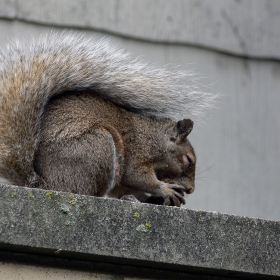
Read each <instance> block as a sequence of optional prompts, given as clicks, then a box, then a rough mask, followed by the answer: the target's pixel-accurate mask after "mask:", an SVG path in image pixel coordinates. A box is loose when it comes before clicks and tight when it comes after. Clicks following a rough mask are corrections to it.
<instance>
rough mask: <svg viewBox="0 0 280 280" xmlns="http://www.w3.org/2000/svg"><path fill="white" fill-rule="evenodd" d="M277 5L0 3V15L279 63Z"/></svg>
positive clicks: (270, 0)
mask: <svg viewBox="0 0 280 280" xmlns="http://www.w3.org/2000/svg"><path fill="white" fill-rule="evenodd" d="M279 9H280V2H279V1H278V0H265V1H264V0H247V1H233V0H216V1H214V2H213V1H207V0H196V1H193V0H184V1H181V0H173V1H168V0H165V1H163V0H154V1H150V0H142V1H137V0H119V1H93V0H79V5H77V1H76V0H60V1H57V0H49V1H45V0H28V1H19V0H0V16H2V17H3V18H9V19H20V20H24V21H28V22H35V23H41V24H47V25H51V26H52V25H56V26H64V27H70V28H71V27H80V28H91V29H95V30H99V31H108V32H111V33H114V34H117V35H123V36H127V37H132V38H139V39H144V40H149V41H155V42H161V43H163V42H169V43H180V44H191V45H197V46H203V47H206V48H212V49H216V50H220V51H224V52H229V53H233V54H237V55H244V56H249V57H250V56H251V57H257V58H274V59H279V58H280V54H279V48H280V36H279V31H278V30H279V26H280V16H279Z"/></svg>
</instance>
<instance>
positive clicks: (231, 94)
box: [0, 0, 280, 220]
mask: <svg viewBox="0 0 280 280" xmlns="http://www.w3.org/2000/svg"><path fill="white" fill-rule="evenodd" d="M65 28H66V29H72V30H78V31H79V32H83V33H84V34H85V35H86V36H92V35H95V36H96V37H97V38H100V37H104V36H106V37H110V38H111V40H112V42H113V43H118V44H119V45H121V46H123V47H124V48H125V49H126V50H128V51H130V52H132V53H133V54H134V55H135V56H139V55H141V57H142V58H143V59H145V60H147V61H149V62H151V63H155V64H157V65H165V64H172V65H180V67H181V68H182V69H190V70H193V71H195V72H196V73H199V74H200V75H201V76H203V77H205V78H203V79H202V80H201V82H202V83H203V84H205V85H207V86H208V88H209V91H212V92H221V93H222V98H221V99H220V100H219V103H218V104H217V109H214V110H212V111H210V112H208V113H207V117H206V118H205V122H204V123H203V124H200V125H199V124H197V122H196V121H197V120H194V121H195V129H194V131H193V132H192V133H191V135H190V140H191V142H192V144H193V145H194V146H195V149H196V153H197V156H198V174H197V180H196V191H195V192H194V193H193V194H192V195H190V196H189V197H187V205H186V207H188V208H191V209H203V210H209V211H219V212H222V213H228V214H237V215H244V216H249V217H259V218H265V219H274V220H279V219H280V203H279V196H280V186H279V178H280V176H279V173H280V161H279V159H280V145H279V138H280V132H279V131H280V121H279V119H278V118H279V107H280V106H279V105H280V92H279V89H280V2H279V1H277V0H247V1H242V0H241V1H234V0H216V1H207V0H195V1H191V0H181V1H179V0H173V1H167V0H166V1H164V0H154V1H149V0H142V1H136V0H119V1H113V0H111V1H93V0H92V1H90V0H80V1H72V0H68V1H67V0H60V1H55V0H48V1H44V0H36V1H35V0H26V1H19V0H0V46H1V47H4V46H5V45H6V43H7V42H8V41H9V40H10V39H12V38H30V36H33V37H34V38H37V37H38V36H39V35H40V34H42V33H44V32H48V31H50V30H55V31H57V32H61V31H63V30H64V29H65ZM0 63H1V62H0ZM186 117H187V116H186Z"/></svg>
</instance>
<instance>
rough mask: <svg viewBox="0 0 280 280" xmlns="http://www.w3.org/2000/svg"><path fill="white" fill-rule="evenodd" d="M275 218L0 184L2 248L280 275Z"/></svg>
mask: <svg viewBox="0 0 280 280" xmlns="http://www.w3.org/2000/svg"><path fill="white" fill-rule="evenodd" d="M279 248H280V222H276V221H266V220H260V219H250V218H246V217H237V216H230V215H224V214H219V213H210V212H203V211H194V210H187V209H183V208H176V207H163V206H153V205H147V204H140V203H130V202H126V201H119V200H114V199H103V198H96V197H90V196H81V195H73V194H69V193H60V192H52V191H45V190H40V189H30V188H24V187H15V186H7V185H0V250H6V251H16V252H23V253H29V254H40V255H45V256H51V257H55V258H57V257H63V258H71V259H76V260H89V261H101V262H106V263H118V264H121V265H132V266H142V267H143V266H144V267H147V268H157V269H167V270H174V271H180V272H192V273H203V274H210V275H221V276H227V275H231V277H234V276H235V275H236V277H237V275H238V277H241V278H248V279H249V278H251V279H258V278H259V279H274V278H275V279H276V278H278V277H280V250H279Z"/></svg>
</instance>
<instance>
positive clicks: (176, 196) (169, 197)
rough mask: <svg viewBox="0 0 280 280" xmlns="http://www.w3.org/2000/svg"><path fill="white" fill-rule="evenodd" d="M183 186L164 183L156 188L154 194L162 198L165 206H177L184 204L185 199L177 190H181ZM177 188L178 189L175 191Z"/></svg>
mask: <svg viewBox="0 0 280 280" xmlns="http://www.w3.org/2000/svg"><path fill="white" fill-rule="evenodd" d="M183 189H184V187H182V186H179V185H173V184H166V183H164V184H163V185H161V186H160V187H159V189H158V190H157V193H156V195H157V196H161V197H162V198H163V199H164V202H163V205H166V206H178V207H180V206H181V204H185V203H186V201H185V199H184V197H183V195H181V194H180V193H179V192H178V191H180V190H183ZM177 190H178V191H177Z"/></svg>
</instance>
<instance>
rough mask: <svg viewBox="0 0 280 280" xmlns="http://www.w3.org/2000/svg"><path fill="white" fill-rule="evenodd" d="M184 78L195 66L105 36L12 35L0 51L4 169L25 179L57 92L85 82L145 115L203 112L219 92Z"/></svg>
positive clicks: (0, 168) (0, 169)
mask: <svg viewBox="0 0 280 280" xmlns="http://www.w3.org/2000/svg"><path fill="white" fill-rule="evenodd" d="M186 80H190V81H193V74H192V73H188V72H183V71H169V70H167V69H166V68H156V67H152V66H149V65H148V64H146V63H144V62H142V61H140V60H139V59H132V58H131V57H130V55H129V54H127V53H125V52H124V51H123V50H120V49H118V48H116V47H115V46H112V43H111V42H110V41H108V40H106V39H102V40H100V41H95V40H94V39H86V38H84V37H83V36H81V35H77V34H74V33H64V34H63V35H57V34H54V33H51V34H48V35H46V36H43V37H41V38H40V39H39V40H37V41H35V40H33V42H32V43H31V44H30V43H24V42H18V41H14V42H13V43H11V44H9V45H8V46H7V49H6V50H2V51H0V112H1V115H0V176H3V177H5V178H7V179H10V180H11V181H13V183H22V182H23V178H26V177H27V173H28V172H30V170H32V167H31V166H32V160H33V154H34V150H35V147H36V140H37V136H36V135H37V133H38V132H39V125H40V116H41V114H42V112H43V110H44V106H45V105H46V104H47V102H48V100H49V99H50V98H51V97H53V96H56V95H59V94H60V93H63V92H65V91H78V90H87V91H94V92H98V94H100V95H101V96H103V97H104V98H106V99H109V100H110V101H112V102H114V103H115V104H117V105H119V106H122V107H125V108H129V109H131V110H134V111H137V112H139V113H140V114H144V115H147V116H156V117H160V118H161V117H164V118H170V119H172V120H175V121H177V120H179V119H181V118H182V117H183V116H186V115H191V116H195V117H201V116H202V115H203V114H204V112H205V109H206V108H208V107H211V106H212V105H213V102H214V99H215V98H216V95H212V94H208V93H205V92H201V91H200V90H199V89H198V86H197V85H196V84H195V83H193V82H192V83H191V84H192V86H189V87H188V86H186V85H185V83H186ZM11 99H12V101H11ZM12 162H16V163H12ZM12 165H14V166H15V167H14V168H13V166H12ZM12 178H13V179H12ZM14 178H17V179H16V180H15V179H14Z"/></svg>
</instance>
